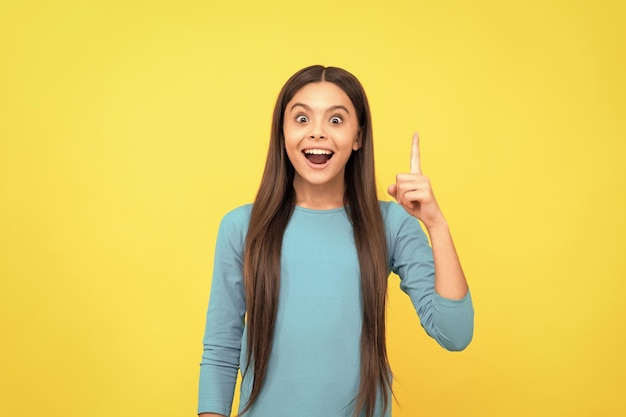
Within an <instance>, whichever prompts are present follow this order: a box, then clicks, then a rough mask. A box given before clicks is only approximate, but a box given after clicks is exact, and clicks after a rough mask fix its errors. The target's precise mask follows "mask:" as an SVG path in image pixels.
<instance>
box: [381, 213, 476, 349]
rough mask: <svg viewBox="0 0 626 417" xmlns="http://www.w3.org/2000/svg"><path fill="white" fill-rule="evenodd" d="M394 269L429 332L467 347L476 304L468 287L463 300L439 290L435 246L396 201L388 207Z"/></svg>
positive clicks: (443, 341)
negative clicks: (453, 298) (436, 279)
mask: <svg viewBox="0 0 626 417" xmlns="http://www.w3.org/2000/svg"><path fill="white" fill-rule="evenodd" d="M384 213H385V216H386V224H387V239H388V247H389V258H390V269H391V270H392V271H393V272H394V273H395V274H397V275H398V276H399V277H400V288H401V289H402V291H404V292H405V293H406V294H407V295H408V296H409V297H410V298H411V301H412V303H413V306H414V307H415V310H416V311H417V314H418V316H419V318H420V322H421V324H422V327H423V328H424V330H426V333H428V335H429V336H431V337H432V338H433V339H435V340H436V341H437V343H439V344H440V345H441V346H442V347H444V348H446V349H448V350H452V351H458V350H463V349H465V347H467V345H468V344H469V343H470V341H471V340H472V336H473V333H474V307H473V303H472V298H471V294H470V292H469V291H468V292H467V294H466V295H465V297H463V298H462V299H460V300H451V299H447V298H444V297H441V296H439V295H438V294H437V293H436V292H435V269H434V262H433V254H432V249H431V247H430V245H429V243H428V239H427V237H426V234H425V233H424V231H423V230H422V228H421V226H420V224H419V222H418V221H417V219H415V218H413V217H412V216H410V215H409V214H408V213H406V211H405V210H404V209H403V208H402V207H400V206H399V205H397V204H396V203H387V207H386V210H385V212H384Z"/></svg>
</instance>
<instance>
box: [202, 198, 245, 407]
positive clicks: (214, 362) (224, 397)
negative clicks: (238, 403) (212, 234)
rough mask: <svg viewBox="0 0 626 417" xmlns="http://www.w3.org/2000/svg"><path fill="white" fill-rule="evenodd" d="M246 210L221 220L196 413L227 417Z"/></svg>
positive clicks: (241, 306)
mask: <svg viewBox="0 0 626 417" xmlns="http://www.w3.org/2000/svg"><path fill="white" fill-rule="evenodd" d="M248 219H249V207H247V206H244V207H241V208H239V209H236V210H233V211H232V212H230V213H228V214H227V215H226V216H224V218H223V219H222V222H221V224H220V228H219V232H218V237H217V243H216V247H215V261H214V266H213V280H212V283H211V295H210V301H209V308H208V311H207V317H206V329H205V335H204V353H203V355H202V362H201V364H200V381H199V390H198V392H199V394H198V413H201V412H213V413H219V414H223V415H227V416H228V415H230V411H231V407H232V401H233V395H234V391H235V383H236V380H237V372H238V370H239V357H240V351H241V340H242V335H243V330H244V315H245V310H246V305H245V296H244V286H243V248H244V243H245V234H246V229H247V225H248Z"/></svg>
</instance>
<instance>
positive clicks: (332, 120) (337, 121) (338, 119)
mask: <svg viewBox="0 0 626 417" xmlns="http://www.w3.org/2000/svg"><path fill="white" fill-rule="evenodd" d="M330 123H331V124H334V125H338V124H340V123H343V119H342V118H341V116H333V117H331V118H330Z"/></svg>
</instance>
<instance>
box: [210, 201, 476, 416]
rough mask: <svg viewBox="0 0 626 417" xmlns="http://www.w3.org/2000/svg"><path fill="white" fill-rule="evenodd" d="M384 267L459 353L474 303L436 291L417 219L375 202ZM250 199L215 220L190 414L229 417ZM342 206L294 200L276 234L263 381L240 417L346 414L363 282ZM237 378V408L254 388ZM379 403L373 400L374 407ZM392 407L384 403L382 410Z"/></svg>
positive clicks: (425, 321) (240, 336) (241, 361)
mask: <svg viewBox="0 0 626 417" xmlns="http://www.w3.org/2000/svg"><path fill="white" fill-rule="evenodd" d="M380 206H381V211H382V214H383V219H384V224H385V228H386V236H387V246H388V265H389V271H390V272H391V271H393V272H394V273H396V274H397V275H398V276H399V277H400V288H401V289H402V290H403V291H404V292H405V293H406V294H408V295H409V297H410V298H411V301H412V303H413V305H414V306H415V309H416V311H417V314H418V316H419V318H420V322H421V324H422V327H423V328H424V329H425V330H426V332H427V333H428V334H429V335H430V336H431V337H433V338H434V339H435V340H436V341H437V342H438V343H439V344H440V345H441V346H443V347H444V348H446V349H448V350H462V349H464V348H465V347H466V346H467V345H468V344H469V342H470V340H471V339H472V335H473V328H474V310H473V305H472V300H471V295H470V293H469V292H468V293H467V294H466V296H465V297H464V298H463V299H461V300H451V299H446V298H443V297H441V296H439V295H437V294H436V293H435V288H434V282H435V279H434V276H435V275H434V265H433V256H432V249H431V248H430V246H429V244H428V240H427V238H426V235H425V234H424V232H423V230H422V228H421V227H420V225H419V222H418V221H417V220H416V219H415V218H413V217H411V216H410V215H409V214H408V213H407V212H406V211H405V210H404V209H403V208H402V207H400V206H399V205H397V204H396V203H393V202H381V203H380ZM251 208H252V206H251V205H246V206H242V207H239V208H237V209H235V210H233V211H231V212H230V213H228V214H227V215H226V216H224V218H223V219H222V222H221V224H220V229H219V232H218V238H217V244H216V249H215V262H214V270H213V280H212V286H211V296H210V302H209V308H208V312H207V319H206V330H205V336H204V354H203V356H202V362H201V366H200V368H201V369H200V386H199V403H198V413H201V412H214V413H218V414H223V415H227V416H228V415H230V410H231V406H232V400H233V395H234V390H235V383H236V379H237V372H238V371H239V370H241V371H242V372H243V371H244V370H245V369H246V362H245V361H246V348H247V346H246V327H245V319H244V316H245V312H246V303H245V297H244V284H243V251H244V243H245V238H246V232H247V228H248V224H249V220H250V212H251ZM359 269H360V268H359V261H358V254H357V251H356V247H355V244H354V236H353V231H352V225H351V223H350V220H349V218H348V216H347V213H346V211H345V209H343V208H339V209H332V210H311V209H306V208H302V207H296V208H295V210H294V212H293V214H292V217H291V219H290V221H289V223H288V225H287V228H286V230H285V234H284V237H283V246H282V254H281V277H280V294H279V301H278V311H277V317H276V323H275V330H274V332H275V333H274V340H273V346H272V352H271V354H270V359H269V364H268V370H267V375H266V379H265V382H264V385H263V388H262V390H261V393H260V395H259V397H258V398H257V400H256V401H255V403H254V405H253V406H252V408H251V409H250V410H249V411H248V413H246V415H247V416H248V417H269V416H272V417H293V416H294V415H297V416H298V417H319V416H333V417H334V416H337V417H339V416H341V417H343V416H346V417H348V416H351V415H352V413H353V408H352V407H353V406H354V402H353V400H354V398H355V397H356V394H357V391H358V387H359V374H360V347H359V344H360V336H361V321H362V305H361V297H360V294H361V280H360V275H359ZM253 374H254V373H253V371H252V370H251V369H249V370H248V372H247V373H245V374H244V375H243V380H242V384H241V391H240V410H241V408H242V407H243V405H245V404H246V402H247V401H248V398H249V396H250V392H251V388H252V376H253ZM379 407H380V404H379ZM390 414H391V412H390V407H388V408H387V409H386V410H384V415H385V416H390Z"/></svg>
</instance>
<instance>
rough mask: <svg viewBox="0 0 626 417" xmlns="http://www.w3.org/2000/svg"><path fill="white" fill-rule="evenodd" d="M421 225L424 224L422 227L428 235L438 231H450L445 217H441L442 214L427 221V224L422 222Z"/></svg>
mask: <svg viewBox="0 0 626 417" xmlns="http://www.w3.org/2000/svg"><path fill="white" fill-rule="evenodd" d="M423 223H424V227H426V230H427V231H428V233H429V234H430V233H431V232H437V231H440V230H449V229H450V227H449V226H448V222H447V221H446V219H445V217H443V214H440V215H439V216H437V217H436V218H434V219H431V220H429V221H428V223H427V222H423Z"/></svg>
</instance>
